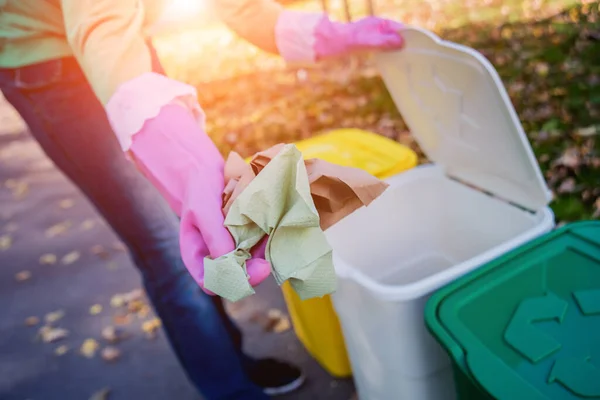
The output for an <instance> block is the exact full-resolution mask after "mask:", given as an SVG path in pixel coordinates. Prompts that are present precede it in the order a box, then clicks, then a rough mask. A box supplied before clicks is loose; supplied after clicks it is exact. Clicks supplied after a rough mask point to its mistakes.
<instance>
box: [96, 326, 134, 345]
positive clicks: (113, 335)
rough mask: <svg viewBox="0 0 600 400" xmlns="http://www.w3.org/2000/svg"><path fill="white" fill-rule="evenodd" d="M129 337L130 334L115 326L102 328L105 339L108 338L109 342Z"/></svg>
mask: <svg viewBox="0 0 600 400" xmlns="http://www.w3.org/2000/svg"><path fill="white" fill-rule="evenodd" d="M128 337H129V334H128V333H127V332H126V331H124V330H123V329H120V328H117V327H114V326H110V325H109V326H107V327H105V328H104V329H102V338H103V339H104V340H106V341H107V342H108V343H112V344H115V343H118V342H120V341H122V340H125V339H127V338H128Z"/></svg>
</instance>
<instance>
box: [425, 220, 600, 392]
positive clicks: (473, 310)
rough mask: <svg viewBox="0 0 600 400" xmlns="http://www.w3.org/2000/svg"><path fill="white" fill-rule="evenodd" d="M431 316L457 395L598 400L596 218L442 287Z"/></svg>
mask: <svg viewBox="0 0 600 400" xmlns="http://www.w3.org/2000/svg"><path fill="white" fill-rule="evenodd" d="M425 320H426V323H427V327H428V329H429V331H430V332H431V333H432V334H433V336H434V337H435V338H436V340H437V341H438V342H439V343H440V344H441V345H442V347H443V348H444V349H445V350H446V351H447V352H448V354H449V355H450V358H451V359H452V363H453V368H454V378H455V382H456V390H457V396H458V398H459V399H468V400H477V399H500V400H504V399H506V400H538V399H540V400H541V399H552V400H554V399H557V400H562V399H600V222H578V223H574V224H570V225H567V226H564V227H562V228H561V229H558V230H556V231H554V232H552V233H549V234H547V235H545V236H542V237H540V238H538V239H536V240H534V241H532V242H530V243H528V244H526V245H524V246H522V247H520V248H518V249H516V250H514V251H511V252H509V253H507V254H505V255H504V256H502V257H500V258H498V259H496V260H494V261H492V262H490V263H488V264H487V265H485V266H483V267H481V268H479V269H477V270H475V271H473V272H472V273H470V274H468V275H466V276H464V277H462V278H460V279H458V280H457V281H455V282H453V283H451V284H450V285H448V286H446V287H444V288H442V289H440V290H439V291H438V292H436V293H435V294H434V295H433V296H432V297H431V298H430V299H429V301H428V302H427V306H426V309H425Z"/></svg>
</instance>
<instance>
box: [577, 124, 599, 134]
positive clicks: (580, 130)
mask: <svg viewBox="0 0 600 400" xmlns="http://www.w3.org/2000/svg"><path fill="white" fill-rule="evenodd" d="M574 133H575V135H577V136H581V137H589V136H594V135H597V134H599V133H600V129H598V127H597V126H595V125H592V126H588V127H585V128H578V129H575V132H574Z"/></svg>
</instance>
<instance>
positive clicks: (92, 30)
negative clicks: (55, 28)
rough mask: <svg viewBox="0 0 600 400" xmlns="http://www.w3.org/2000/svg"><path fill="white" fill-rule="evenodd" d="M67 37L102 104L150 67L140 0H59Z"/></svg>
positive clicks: (142, 7) (143, 12)
mask: <svg viewBox="0 0 600 400" xmlns="http://www.w3.org/2000/svg"><path fill="white" fill-rule="evenodd" d="M61 5H62V10H63V19H64V24H65V31H66V35H67V40H68V43H69V45H70V46H71V48H72V51H73V53H74V56H75V58H76V59H77V61H78V62H79V64H80V65H81V67H82V69H83V71H84V73H85V75H86V77H87V79H88V81H89V82H90V84H91V86H92V89H93V90H94V93H95V94H96V96H97V97H98V99H99V100H100V101H101V102H102V104H103V105H106V103H107V102H108V100H109V99H110V98H111V96H112V95H113V93H114V92H115V90H116V89H117V88H118V87H119V86H120V85H121V84H122V83H125V82H127V81H129V80H131V79H133V78H136V77H138V76H140V75H142V74H144V73H148V72H151V71H152V61H151V56H150V49H149V48H148V45H147V42H146V39H145V37H144V35H143V27H144V20H145V10H144V3H143V1H141V0H61Z"/></svg>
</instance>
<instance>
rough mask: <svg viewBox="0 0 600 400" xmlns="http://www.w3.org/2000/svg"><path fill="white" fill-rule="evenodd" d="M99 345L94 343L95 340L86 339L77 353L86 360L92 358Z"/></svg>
mask: <svg viewBox="0 0 600 400" xmlns="http://www.w3.org/2000/svg"><path fill="white" fill-rule="evenodd" d="M99 347H100V344H99V343H98V342H97V341H96V339H86V340H84V341H83V344H82V345H81V348H80V349H79V352H80V353H81V354H82V355H83V356H84V357H86V358H93V357H94V356H95V355H96V351H98V348H99Z"/></svg>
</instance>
